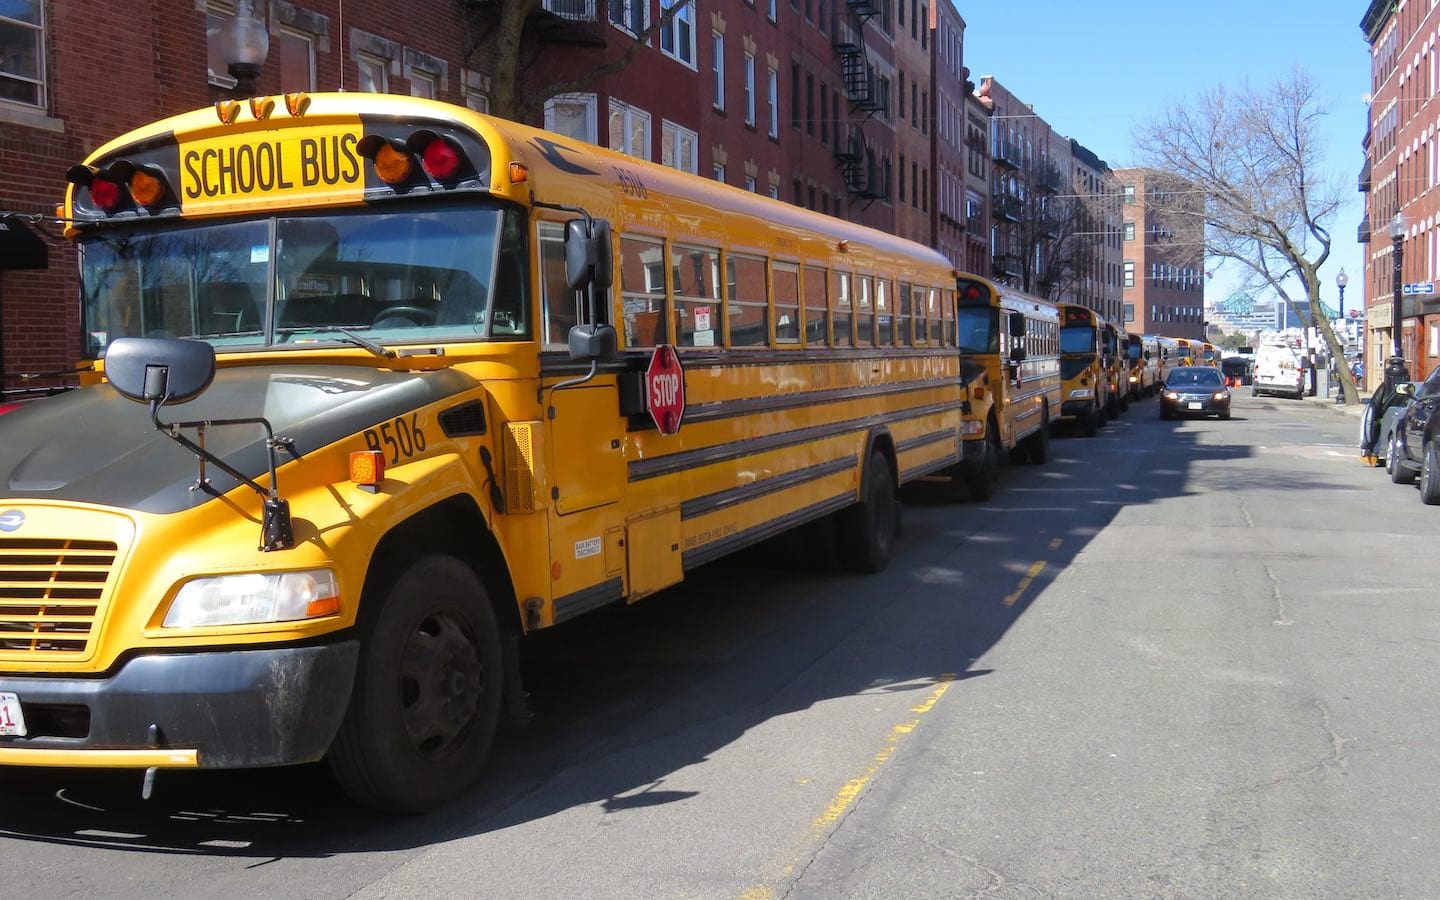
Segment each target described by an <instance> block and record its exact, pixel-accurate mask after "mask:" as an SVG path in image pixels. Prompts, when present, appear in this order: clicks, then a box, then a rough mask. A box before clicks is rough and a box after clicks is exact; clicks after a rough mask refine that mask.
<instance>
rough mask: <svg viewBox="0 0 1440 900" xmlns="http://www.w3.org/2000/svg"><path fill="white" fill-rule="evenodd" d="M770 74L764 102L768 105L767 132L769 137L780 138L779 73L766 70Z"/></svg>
mask: <svg viewBox="0 0 1440 900" xmlns="http://www.w3.org/2000/svg"><path fill="white" fill-rule="evenodd" d="M766 71H768V72H769V73H770V87H769V92H768V93H767V95H766V100H767V102H769V104H770V130H769V132H767V133H768V134H769V135H770V137H772V138H778V137H780V73H779V72H777V71H775V70H774V69H767V70H766Z"/></svg>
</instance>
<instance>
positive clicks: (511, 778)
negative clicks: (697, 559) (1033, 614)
mask: <svg viewBox="0 0 1440 900" xmlns="http://www.w3.org/2000/svg"><path fill="white" fill-rule="evenodd" d="M1224 424H1226V425H1228V424H1229V423H1224ZM1171 425H1172V423H1169V422H1165V423H1160V422H1157V421H1155V420H1154V419H1153V417H1152V416H1144V417H1143V419H1142V418H1137V417H1134V416H1133V413H1132V418H1130V419H1121V420H1120V421H1118V422H1116V423H1113V424H1112V425H1111V426H1110V427H1109V428H1108V429H1106V431H1105V432H1102V436H1103V437H1102V439H1099V440H1089V439H1086V440H1075V441H1066V442H1064V444H1063V451H1062V452H1058V453H1056V454H1055V455H1054V458H1052V460H1051V461H1050V463H1049V464H1047V465H1044V466H1028V465H1017V466H1009V467H1007V468H1006V469H1005V471H1004V472H1003V474H1002V479H1001V482H1000V485H999V491H998V492H997V494H996V496H995V497H994V499H992V500H991V501H989V502H986V503H974V502H969V501H964V500H958V499H956V497H955V496H954V495H953V494H950V495H946V494H945V493H944V492H942V491H939V490H936V491H933V492H930V491H926V490H925V489H924V487H923V486H919V487H917V488H913V489H911V490H909V491H907V492H906V499H907V504H906V506H905V529H904V533H903V536H902V537H901V538H900V540H899V542H898V544H897V549H896V556H895V559H894V561H893V562H892V564H891V567H890V569H889V570H888V571H887V573H886V574H884V575H880V576H859V575H848V574H829V573H825V572H816V571H814V570H813V567H811V566H808V565H803V564H800V563H799V561H798V560H796V561H795V564H790V559H789V557H788V556H787V555H786V554H787V553H788V552H789V551H787V550H786V549H784V547H783V546H781V547H780V548H779V549H778V550H777V548H776V547H775V546H771V547H767V548H765V549H764V550H763V551H760V552H753V553H748V554H745V555H742V556H740V557H735V558H730V559H726V560H720V561H718V562H716V563H712V564H710V565H709V566H706V567H704V568H702V569H700V570H698V571H695V572H692V573H690V574H689V576H688V577H687V580H686V582H685V583H684V584H682V585H679V586H677V587H674V588H671V589H669V590H667V591H665V592H663V593H662V594H660V595H657V596H655V597H652V598H648V599H646V600H643V601H641V602H639V603H636V604H634V605H631V606H613V607H607V608H604V609H601V610H598V611H596V612H594V613H592V614H590V615H587V616H583V617H581V618H579V619H577V620H576V621H574V622H572V623H567V624H566V625H563V626H560V627H558V628H554V629H550V630H548V631H545V632H540V633H538V634H536V635H533V636H531V637H530V638H528V639H527V645H526V647H525V677H526V682H527V684H526V686H527V688H528V689H529V691H530V693H531V705H532V707H533V710H534V712H535V718H534V719H533V721H532V722H531V724H530V725H529V726H528V727H526V728H523V729H518V730H514V731H509V732H505V733H503V734H502V735H501V736H500V739H499V741H498V743H497V746H496V748H495V751H494V755H493V758H492V761H491V764H490V765H489V767H488V770H487V774H486V776H485V778H484V779H483V780H482V782H481V783H480V784H479V785H477V786H476V787H475V788H474V789H472V790H471V791H469V792H467V793H466V794H465V795H464V796H462V797H461V798H459V799H458V800H457V801H456V802H454V803H452V804H450V805H449V806H447V807H445V808H444V809H441V810H439V811H437V812H435V813H432V814H429V815H425V816H416V817H409V818H397V817H394V816H386V815H381V814H378V813H372V812H369V811H365V810H360V809H357V808H355V807H353V806H351V805H349V804H348V803H347V802H346V801H345V800H344V799H343V798H342V797H340V795H339V794H338V792H337V791H336V789H335V788H334V786H333V784H332V783H331V781H330V779H329V777H328V774H327V773H326V770H325V769H324V767H323V766H305V767H296V768H292V769H285V770H268V771H266V770H260V771H252V772H215V773H211V772H188V773H172V772H161V773H160V774H159V778H158V780H157V785H156V794H155V796H154V798H153V799H151V800H148V801H146V800H142V799H141V798H140V775H139V773H134V772H94V771H83V772H82V771H66V770H25V771H23V772H22V771H18V770H11V771H8V772H0V795H3V796H4V798H5V808H6V813H5V815H4V817H3V819H0V840H17V839H18V840H26V841H39V842H46V843H53V844H59V845H80V846H86V847H92V848H99V849H102V850H107V851H115V852H128V853H156V854H178V855H189V856H202V855H203V856H212V857H230V858H233V859H234V860H235V863H234V864H233V866H232V870H225V869H224V867H222V871H229V872H230V874H228V875H225V874H216V875H215V877H217V878H221V879H230V880H229V881H222V882H221V883H222V885H233V889H234V890H237V891H240V890H244V889H245V884H246V882H245V880H244V879H245V878H246V875H245V872H246V871H248V870H250V869H253V868H254V867H257V866H263V865H265V864H266V863H267V862H269V861H273V860H277V859H306V858H325V857H334V856H343V855H346V854H352V853H364V852H372V851H381V850H405V849H414V848H420V847H424V846H427V845H430V844H434V843H436V842H439V841H444V840H451V839H454V838H457V837H462V836H467V835H479V834H495V833H503V832H505V831H506V830H507V829H511V828H516V827H522V826H525V825H527V824H529V823H534V822H538V821H541V820H544V819H546V818H547V817H550V816H552V815H556V814H558V813H561V812H564V811H566V810H571V809H575V808H579V807H587V806H589V807H594V808H596V809H598V810H600V812H601V813H602V814H605V815H611V814H619V813H634V812H635V811H637V810H643V809H645V808H650V807H656V806H663V805H668V804H671V803H676V802H680V801H685V800H689V799H691V798H693V797H695V796H696V795H697V791H696V790H693V789H689V788H688V787H687V785H686V783H685V779H683V778H680V777H678V773H680V772H682V770H685V769H687V768H689V767H692V766H696V765H698V764H701V763H704V762H705V761H706V760H707V759H709V758H710V757H711V756H712V755H713V754H715V753H717V752H718V751H720V750H722V749H724V748H726V747H728V746H729V745H731V744H732V743H734V742H735V741H737V740H738V739H740V738H741V737H742V736H744V735H745V734H746V733H747V732H749V731H750V730H751V729H753V728H756V727H758V726H762V725H764V724H766V723H768V722H770V721H772V720H774V719H776V718H777V717H782V716H786V715H790V714H793V713H796V712H800V711H805V710H809V709H812V708H813V707H815V706H817V705H818V704H821V703H824V702H826V701H830V700H833V699H836V698H844V697H853V696H856V695H859V694H865V693H886V694H896V693H902V692H908V693H912V694H914V695H915V697H916V698H917V702H919V700H920V699H921V698H923V697H924V696H925V695H926V694H927V692H928V691H931V690H933V688H934V686H935V685H936V684H938V683H941V682H944V681H954V682H958V683H957V684H955V685H954V687H953V688H952V692H951V694H950V695H947V696H953V695H954V694H955V693H956V692H958V693H961V694H963V692H964V691H965V690H966V689H967V688H966V685H965V682H966V681H967V680H971V679H975V678H980V677H983V676H985V675H987V674H988V673H989V672H990V671H991V669H990V667H989V666H988V665H987V663H986V662H985V656H986V654H987V653H988V652H989V651H990V650H991V649H992V648H994V646H995V645H996V643H997V642H999V641H1000V640H1001V638H1003V637H1004V635H1005V634H1006V632H1007V631H1009V629H1010V628H1011V627H1013V626H1014V625H1015V624H1016V623H1017V622H1018V621H1020V620H1021V619H1022V618H1023V617H1024V616H1025V615H1026V613H1027V612H1028V611H1029V610H1030V609H1031V608H1032V606H1033V604H1035V603H1036V602H1037V600H1039V599H1041V598H1042V597H1044V596H1045V593H1046V591H1047V589H1048V588H1049V587H1050V586H1051V585H1052V583H1053V582H1054V580H1055V579H1056V577H1058V574H1059V573H1060V572H1063V571H1064V569H1065V568H1066V566H1068V565H1069V564H1070V562H1071V561H1072V560H1073V559H1074V558H1075V557H1076V556H1077V555H1078V554H1079V553H1081V552H1082V551H1083V550H1084V549H1085V548H1086V546H1088V544H1089V543H1090V541H1091V540H1092V539H1093V536H1094V535H1096V534H1099V533H1100V532H1101V531H1103V530H1104V528H1105V527H1106V526H1107V525H1109V524H1110V523H1111V522H1112V521H1113V520H1114V519H1115V518H1116V517H1117V516H1118V515H1120V514H1121V513H1122V511H1124V510H1127V509H1131V508H1134V507H1137V506H1144V505H1147V504H1152V503H1156V502H1158V501H1161V500H1170V499H1173V498H1177V497H1181V496H1183V495H1185V494H1187V493H1191V492H1193V491H1194V489H1195V486H1194V485H1193V484H1192V479H1193V478H1194V477H1195V473H1194V472H1193V466H1194V464H1195V463H1196V462H1197V461H1200V460H1203V461H1204V462H1206V463H1207V464H1210V463H1215V462H1221V463H1227V462H1231V461H1237V460H1241V459H1244V458H1246V457H1248V456H1250V455H1251V449H1250V448H1249V447H1247V446H1244V445H1240V444H1234V445H1229V444H1226V445H1213V444H1212V445H1203V446H1201V445H1198V440H1197V438H1198V435H1199V434H1200V432H1199V431H1197V430H1187V429H1172V428H1170V427H1169V426H1171ZM1156 426H1160V427H1156ZM1056 449H1057V450H1058V449H1059V447H1057V448H1056ZM1207 471H1208V472H1210V473H1213V472H1214V471H1215V470H1214V469H1213V468H1212V469H1210V470H1207ZM1222 471H1223V470H1222ZM1097 472H1104V473H1105V475H1104V478H1103V479H1099V480H1097V477H1096V473H1097ZM1234 475H1235V480H1234V482H1233V489H1236V490H1244V489H1245V484H1246V479H1245V477H1243V475H1242V474H1241V472H1240V471H1237V472H1235V473H1234ZM1274 477H1275V476H1274V475H1273V474H1271V475H1267V476H1266V485H1267V486H1268V487H1271V488H1273V487H1275V481H1274ZM1298 480H1299V479H1298V476H1297V481H1298ZM1209 489H1212V490H1213V489H1215V488H1214V487H1213V486H1212V487H1210V488H1209ZM1222 489H1231V487H1229V486H1225V487H1222ZM917 493H918V496H917ZM962 496H963V491H962ZM947 702H948V701H947ZM825 739H827V740H836V739H837V736H836V735H828V736H826V738H825ZM838 739H845V738H844V736H841V737H840V738H838ZM856 739H857V740H859V738H856ZM156 877H159V876H158V875H157V876H156ZM222 892H223V889H222Z"/></svg>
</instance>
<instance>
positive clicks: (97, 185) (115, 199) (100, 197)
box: [90, 178, 120, 212]
mask: <svg viewBox="0 0 1440 900" xmlns="http://www.w3.org/2000/svg"><path fill="white" fill-rule="evenodd" d="M90 199H91V200H94V201H95V205H96V206H98V207H100V208H101V209H103V210H105V211H106V212H110V211H111V210H113V209H115V207H117V206H119V205H120V185H118V184H116V183H115V182H113V181H107V180H106V179H104V178H96V179H93V180H92V181H91V182H90Z"/></svg>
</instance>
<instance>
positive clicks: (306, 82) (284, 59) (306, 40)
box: [279, 27, 315, 93]
mask: <svg viewBox="0 0 1440 900" xmlns="http://www.w3.org/2000/svg"><path fill="white" fill-rule="evenodd" d="M279 43H280V90H281V91H284V92H287V93H288V92H290V91H313V90H315V39H314V36H312V35H309V34H304V33H302V32H299V31H296V30H294V29H293V28H285V27H281V29H280V42H279Z"/></svg>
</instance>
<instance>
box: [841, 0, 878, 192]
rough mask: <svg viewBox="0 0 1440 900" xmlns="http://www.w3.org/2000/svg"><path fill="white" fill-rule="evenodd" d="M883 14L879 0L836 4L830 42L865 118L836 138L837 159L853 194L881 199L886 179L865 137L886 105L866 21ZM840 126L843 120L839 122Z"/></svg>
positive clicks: (849, 93)
mask: <svg viewBox="0 0 1440 900" xmlns="http://www.w3.org/2000/svg"><path fill="white" fill-rule="evenodd" d="M879 14H880V7H879V6H878V5H877V4H876V2H875V0H844V4H843V9H842V5H841V4H836V6H835V22H834V27H833V28H831V34H833V35H834V36H835V37H834V39H833V40H832V41H831V44H830V46H831V47H832V48H834V50H835V53H836V54H837V55H838V56H839V57H840V79H841V84H842V86H843V87H844V89H845V97H846V99H848V100H849V101H850V105H851V106H853V107H854V108H855V109H856V110H857V111H859V112H862V113H864V114H865V119H864V120H862V121H860V122H855V123H851V124H850V125H849V126H848V127H846V129H845V133H844V135H843V136H841V137H840V138H839V139H838V140H837V141H836V142H835V161H836V162H838V163H839V164H840V174H841V177H842V178H843V179H844V180H845V187H846V189H847V190H848V191H850V194H851V196H852V197H856V198H859V199H863V200H871V201H873V200H878V199H883V198H884V196H885V188H886V184H885V180H884V179H883V178H882V177H881V171H880V167H879V166H878V165H877V164H876V162H875V152H874V150H873V149H871V147H870V146H869V142H868V141H867V140H866V139H865V131H864V123H865V121H868V120H869V119H870V117H871V116H873V115H875V113H877V112H881V111H883V110H884V109H885V102H886V98H885V97H883V96H881V94H880V90H879V85H878V84H877V83H876V79H875V73H874V72H873V71H872V70H871V68H870V60H869V58H868V56H867V54H866V51H865V23H866V22H868V21H869V20H870V19H872V18H874V17H875V16H877V15H879ZM836 125H837V126H838V125H839V123H836Z"/></svg>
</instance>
